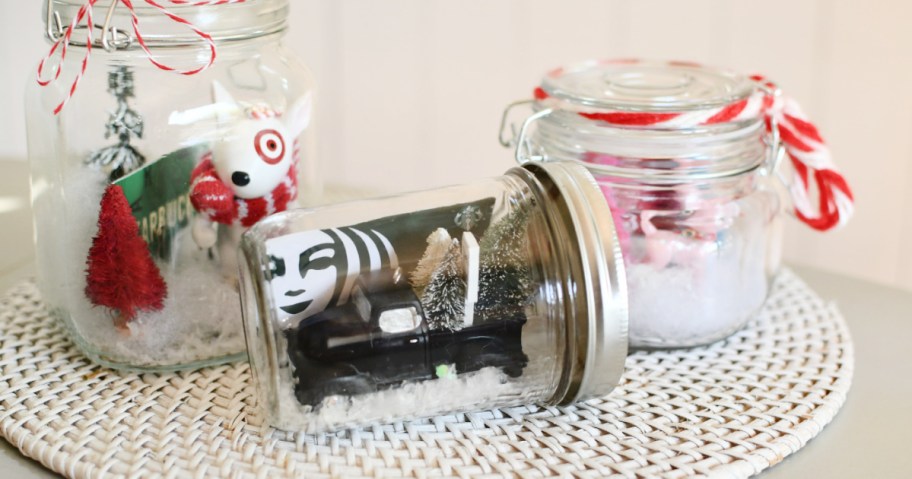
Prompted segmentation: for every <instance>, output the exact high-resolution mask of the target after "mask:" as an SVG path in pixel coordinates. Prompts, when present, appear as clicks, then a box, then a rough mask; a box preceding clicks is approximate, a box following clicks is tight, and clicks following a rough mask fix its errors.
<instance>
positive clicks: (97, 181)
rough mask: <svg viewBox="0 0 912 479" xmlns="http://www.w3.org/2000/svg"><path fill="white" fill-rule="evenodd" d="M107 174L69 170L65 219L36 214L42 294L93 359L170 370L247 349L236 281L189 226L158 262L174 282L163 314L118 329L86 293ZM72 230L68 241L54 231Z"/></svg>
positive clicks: (140, 317) (140, 318) (142, 313)
mask: <svg viewBox="0 0 912 479" xmlns="http://www.w3.org/2000/svg"><path fill="white" fill-rule="evenodd" d="M105 177H106V176H105V175H104V173H102V172H99V171H96V170H93V169H92V168H86V167H83V166H81V165H80V166H79V167H77V168H74V170H73V171H72V172H70V175H69V178H68V186H67V188H66V189H65V191H66V198H64V199H63V201H62V202H61V207H62V208H63V211H62V213H63V218H65V220H64V221H61V219H60V217H59V216H57V215H53V214H51V215H47V214H46V213H45V212H42V213H41V214H39V212H36V221H37V222H42V224H41V225H39V233H40V235H41V236H40V238H41V241H40V243H39V249H38V255H39V259H38V267H39V270H40V272H41V275H40V276H41V286H42V294H43V296H44V299H45V301H46V303H47V304H48V306H49V308H50V309H51V310H52V311H53V312H54V313H55V314H56V315H58V316H60V317H62V318H63V320H64V322H65V323H66V325H67V327H68V328H70V330H71V332H72V333H73V336H74V340H75V342H76V343H77V344H79V346H80V347H81V348H83V349H84V350H85V351H86V352H87V353H88V355H89V356H91V357H92V358H93V359H95V360H97V361H100V362H102V363H104V364H106V365H109V366H114V367H120V368H134V369H135V368H140V369H155V368H163V369H168V368H172V367H177V366H189V365H193V364H194V363H197V364H198V363H201V362H207V361H211V360H217V359H219V358H223V357H225V356H229V355H236V354H239V353H242V352H243V351H244V335H243V325H242V323H241V314H240V304H239V299H238V294H237V290H236V286H235V283H234V282H233V281H231V280H229V279H226V278H224V277H223V275H222V272H221V269H220V266H219V264H218V263H217V262H216V261H214V260H212V259H210V258H209V255H208V252H207V251H205V250H201V249H199V248H198V247H197V246H196V245H195V243H193V240H192V238H191V237H190V236H191V235H190V231H189V228H185V229H183V230H182V231H180V232H179V233H178V235H177V238H176V242H175V249H174V251H173V257H172V258H171V259H172V261H171V262H170V264H169V263H166V262H163V261H161V260H156V264H157V265H158V267H159V269H160V271H161V274H162V277H163V278H164V279H165V282H166V283H167V284H168V296H167V298H166V299H165V306H164V308H163V309H162V310H161V311H155V312H149V311H139V313H138V314H137V316H136V319H135V320H134V321H131V322H130V323H129V324H128V326H129V334H126V333H124V332H121V331H118V330H117V328H115V326H114V322H113V319H112V318H113V313H112V312H111V311H110V310H108V309H107V308H105V307H101V306H95V305H93V304H91V303H90V302H89V300H88V298H86V295H85V287H86V258H87V255H88V251H89V248H90V246H91V244H92V238H94V237H95V235H96V233H97V230H98V227H97V221H98V212H99V209H100V201H101V196H102V194H103V192H104V188H105V187H106V186H107V183H106V181H105ZM60 235H65V236H66V238H67V241H68V243H66V244H63V243H62V242H61V240H60V239H59V238H57V237H55V236H60Z"/></svg>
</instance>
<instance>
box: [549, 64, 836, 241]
mask: <svg viewBox="0 0 912 479" xmlns="http://www.w3.org/2000/svg"><path fill="white" fill-rule="evenodd" d="M552 74H558V75H559V74H560V71H559V70H557V71H555V72H552ZM750 78H751V79H752V80H754V81H755V82H757V84H758V86H760V88H757V89H756V91H755V92H754V93H753V94H751V95H750V96H749V97H747V98H745V99H742V100H738V101H736V102H733V103H730V104H728V105H725V106H721V107H718V108H712V109H706V110H695V111H687V112H661V113H654V112H626V111H586V110H584V109H580V108H578V107H576V106H573V105H569V104H568V103H566V102H561V101H559V100H557V99H554V98H551V97H550V96H549V95H548V93H547V92H545V91H544V90H543V89H541V88H536V89H535V99H536V100H537V101H538V102H540V103H542V104H544V105H547V106H550V107H554V108H556V109H560V110H564V111H568V110H569V111H575V112H576V113H577V114H578V115H580V116H582V117H584V118H587V119H590V120H593V121H597V122H604V123H608V124H611V125H617V126H629V127H637V126H641V127H661V128H688V127H694V126H701V125H713V124H719V123H726V122H736V121H742V120H750V119H756V118H761V117H762V118H763V119H764V120H765V123H766V128H767V131H768V132H770V133H772V131H773V129H775V130H776V131H777V132H778V135H779V141H780V142H781V144H782V146H783V147H784V149H785V153H786V154H787V155H788V157H789V158H790V159H791V163H792V166H793V168H794V170H795V173H796V175H797V177H798V179H799V181H793V182H792V184H791V196H792V202H793V205H794V207H795V215H796V216H797V217H798V219H800V220H801V221H803V222H804V223H806V224H807V225H808V226H810V227H811V228H814V229H816V230H820V231H826V230H829V229H831V228H833V227H836V226H842V225H844V224H845V223H846V222H847V221H848V220H849V218H850V217H851V216H852V213H853V210H854V197H853V196H852V190H851V189H850V188H849V185H848V183H847V182H846V180H845V178H844V177H843V176H842V174H840V173H839V171H838V170H837V169H836V165H835V164H834V163H833V159H832V157H831V155H830V150H829V148H827V146H826V144H825V143H824V141H823V138H822V137H821V136H820V133H819V132H818V131H817V127H815V126H814V125H813V124H812V123H811V122H810V121H808V120H807V117H805V115H804V113H802V111H801V109H800V108H799V107H798V104H797V103H796V102H795V101H794V100H792V99H790V98H784V97H782V96H781V95H778V94H776V92H777V91H778V90H777V88H776V85H775V84H773V83H772V82H770V81H769V80H767V79H765V78H764V77H762V76H759V75H754V76H752V77H750ZM815 192H816V196H817V198H816V199H817V201H816V203H817V205H816V207H815V206H814V205H813V200H812V199H811V197H812V195H813V194H814V193H815Z"/></svg>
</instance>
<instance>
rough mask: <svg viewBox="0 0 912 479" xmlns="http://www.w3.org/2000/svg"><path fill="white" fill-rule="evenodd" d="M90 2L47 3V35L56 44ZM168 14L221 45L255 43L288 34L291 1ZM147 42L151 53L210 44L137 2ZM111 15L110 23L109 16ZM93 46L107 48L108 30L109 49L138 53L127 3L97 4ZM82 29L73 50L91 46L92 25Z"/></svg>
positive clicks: (183, 8)
mask: <svg viewBox="0 0 912 479" xmlns="http://www.w3.org/2000/svg"><path fill="white" fill-rule="evenodd" d="M85 4H86V2H85V0H47V2H46V3H45V5H44V8H43V18H44V20H45V22H46V34H47V37H48V38H49V40H50V41H51V42H54V41H56V40H57V39H58V38H59V37H60V36H61V35H62V34H63V32H64V30H65V29H66V28H67V27H68V26H69V25H70V24H71V23H72V22H73V20H74V18H75V17H76V16H77V15H78V13H79V10H80V9H81V8H82V7H83V6H84V5H85ZM165 7H166V9H167V10H168V12H170V13H172V14H174V15H175V16H178V17H180V18H182V19H184V20H186V21H187V22H189V23H190V24H191V25H192V26H193V27H195V28H197V29H199V30H200V31H202V32H205V34H206V35H208V36H210V37H211V39H212V40H213V41H214V42H215V43H226V42H234V41H243V40H250V39H254V38H258V37H263V36H267V35H272V34H276V33H281V32H283V31H284V30H285V29H286V27H287V18H288V11H289V0H257V1H246V2H238V3H226V4H216V5H206V6H194V5H192V4H191V5H171V4H168V5H165ZM133 11H134V12H135V13H136V16H137V18H138V20H139V21H138V23H139V27H140V28H141V31H142V39H143V41H144V42H145V44H146V46H147V47H149V48H173V47H199V46H200V45H205V44H206V40H205V39H204V38H203V37H202V36H201V35H199V34H198V33H196V32H194V30H193V28H191V26H189V25H185V24H183V23H180V22H178V21H175V20H174V19H172V18H169V17H168V16H167V15H165V14H164V13H163V12H162V11H161V10H160V9H158V8H156V7H154V6H152V5H149V4H147V3H142V2H136V3H134V8H133ZM109 15H110V19H108V18H107V17H108V16H109ZM93 17H94V22H95V25H94V30H95V32H94V34H93V40H94V42H93V45H92V46H93V47H97V48H104V47H105V45H104V44H103V41H102V36H103V35H104V34H105V33H106V32H105V26H107V27H108V29H107V30H108V31H107V33H108V34H109V37H110V39H109V45H110V44H113V45H114V48H113V49H114V50H137V49H140V48H141V46H140V45H139V42H138V41H136V38H135V34H134V33H133V25H132V14H131V11H130V9H128V8H126V7H125V6H124V4H123V2H120V1H119V0H111V2H110V3H109V2H104V3H101V2H99V4H97V5H96V6H95V8H94V9H93ZM82 23H83V25H80V26H78V27H77V31H74V34H73V35H72V37H71V38H70V41H69V45H70V46H74V47H85V45H86V41H87V39H86V35H85V34H83V33H81V32H79V31H78V30H83V31H84V30H85V28H86V27H85V25H84V24H85V23H86V21H85V20H83V22H82Z"/></svg>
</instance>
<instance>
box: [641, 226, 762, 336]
mask: <svg viewBox="0 0 912 479" xmlns="http://www.w3.org/2000/svg"><path fill="white" fill-rule="evenodd" d="M637 240H638V239H637V238H632V241H634V242H636V241H637ZM640 240H641V239H640ZM744 242H745V244H743V245H740V246H741V247H735V245H732V244H729V245H727V246H726V247H722V248H720V249H719V250H718V251H717V252H716V253H715V254H713V255H709V256H707V257H705V258H703V259H702V260H699V261H695V262H694V263H691V264H677V265H676V264H672V265H668V266H665V267H657V266H656V265H653V264H650V263H634V264H628V265H627V267H626V271H627V291H628V294H629V309H630V320H629V328H630V344H631V345H632V346H635V347H656V348H669V347H688V346H696V345H700V344H706V343H709V342H712V341H716V340H718V339H722V338H724V337H726V336H728V335H729V334H731V333H733V332H735V331H736V330H738V329H739V328H741V327H742V326H743V325H744V324H745V323H746V322H747V320H748V319H750V317H751V315H753V314H754V313H755V312H756V311H757V310H759V309H760V307H761V306H762V305H763V302H764V300H765V299H766V295H767V289H768V283H767V277H766V272H765V261H764V259H765V257H766V255H765V252H764V250H763V246H764V245H765V243H764V242H763V241H757V240H753V241H752V240H750V239H745V241H744ZM634 247H636V245H634Z"/></svg>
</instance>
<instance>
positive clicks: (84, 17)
mask: <svg viewBox="0 0 912 479" xmlns="http://www.w3.org/2000/svg"><path fill="white" fill-rule="evenodd" d="M98 1H99V0H86V3H85V4H83V5H82V6H81V7H80V8H79V10H78V11H77V13H76V15H75V16H74V17H73V21H72V22H70V24H69V25H68V26H67V28H66V30H64V32H63V35H62V36H61V37H60V38H59V39H57V40H56V41H55V42H54V44H53V45H52V46H51V50H50V51H49V52H48V54H47V55H45V57H44V58H43V59H42V60H41V62H40V63H39V64H38V78H37V81H38V84H39V85H41V86H42V87H44V86H48V85H50V84H52V83H54V82H55V81H57V80H58V79H59V78H60V74H61V71H62V69H63V64H64V60H66V55H67V53H68V49H69V45H70V42H71V41H72V36H73V32H75V31H76V29H77V28H79V27H80V26H81V25H84V26H85V30H86V47H85V53H84V54H83V57H82V62H81V64H80V68H79V71H78V72H76V75H75V76H74V78H73V81H72V83H71V84H70V88H69V89H68V90H67V93H66V95H65V96H64V98H63V100H61V101H60V103H58V104H57V106H56V107H54V114H55V115H57V114H59V113H60V112H61V111H62V110H63V108H64V106H66V104H67V102H69V101H70V99H71V98H72V97H73V95H74V94H75V93H76V88H77V87H78V86H79V81H80V80H81V79H82V77H83V76H84V75H85V72H86V70H87V68H88V65H89V58H90V57H91V54H92V43H93V41H94V37H93V33H94V29H95V27H94V25H95V23H94V22H93V20H92V9H93V8H94V7H95V4H96V3H98ZM111 1H114V2H120V3H121V4H122V5H123V6H124V7H126V8H127V9H128V10H130V16H131V23H132V26H133V36H134V38H135V39H136V42H137V43H138V44H139V46H140V48H142V49H143V51H144V52H145V53H146V56H147V57H148V58H149V61H150V62H151V63H152V64H153V65H155V66H156V67H158V68H160V69H162V70H165V71H173V72H175V73H178V74H181V75H196V74H197V73H199V72H201V71H203V70H205V69H207V68H209V67H210V66H212V64H213V63H215V59H216V48H215V41H214V40H213V39H212V36H210V35H209V34H208V33H206V32H204V31H202V30H200V29H199V28H197V27H196V26H195V25H193V24H192V23H190V22H189V21H187V19H185V18H183V17H181V16H179V15H175V14H174V13H172V12H170V11H169V10H168V9H167V8H165V7H164V6H163V5H161V4H160V3H158V2H156V1H155V0H141V1H143V2H145V3H147V4H148V5H150V6H152V7H154V8H155V9H157V10H158V11H159V12H161V13H162V14H163V15H165V16H167V17H168V18H170V19H171V20H173V21H175V22H177V23H180V24H182V25H186V26H187V27H188V28H189V29H190V30H192V31H193V33H194V34H196V35H197V36H198V37H200V38H201V39H202V40H203V41H205V43H206V44H207V46H208V50H209V59H208V61H207V62H206V63H205V64H204V65H202V66H200V67H198V68H193V69H190V70H179V69H177V68H174V67H172V66H170V65H166V64H164V63H162V62H160V61H158V60H157V59H156V58H155V55H153V54H152V52H151V51H150V50H149V47H148V45H147V44H146V40H145V38H143V35H142V32H141V30H140V28H139V17H138V16H137V15H136V10H135V9H134V7H133V0H111ZM245 1H246V0H202V1H200V0H168V3H170V4H172V5H177V6H188V7H204V6H215V5H224V4H229V3H243V2H245ZM58 50H59V52H60V57H59V59H58V63H57V66H56V68H55V71H54V75H53V76H52V77H51V78H49V79H46V78H45V76H44V73H45V72H44V70H45V66H46V65H47V63H48V62H49V61H50V59H51V58H53V57H54V54H56V53H57V52H58Z"/></svg>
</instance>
